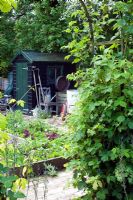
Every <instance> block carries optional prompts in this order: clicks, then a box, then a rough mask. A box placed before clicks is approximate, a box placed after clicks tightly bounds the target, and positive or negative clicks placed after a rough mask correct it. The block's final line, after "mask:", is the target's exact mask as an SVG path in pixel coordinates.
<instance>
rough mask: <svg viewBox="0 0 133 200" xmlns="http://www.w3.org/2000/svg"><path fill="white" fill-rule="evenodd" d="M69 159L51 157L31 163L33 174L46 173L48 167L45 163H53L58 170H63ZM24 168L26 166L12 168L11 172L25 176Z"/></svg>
mask: <svg viewBox="0 0 133 200" xmlns="http://www.w3.org/2000/svg"><path fill="white" fill-rule="evenodd" d="M68 162H69V160H67V159H64V158H62V157H56V158H51V159H48V160H43V161H39V162H35V163H33V164H32V165H31V167H32V170H33V175H34V176H40V175H43V174H45V171H46V168H45V165H52V166H54V167H55V169H56V170H57V171H60V170H63V169H64V168H65V167H64V164H66V163H68ZM23 168H24V166H21V167H15V168H14V169H11V170H10V173H11V174H12V173H13V174H16V175H18V176H19V177H23Z"/></svg>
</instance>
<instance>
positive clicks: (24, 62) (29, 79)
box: [12, 50, 76, 110]
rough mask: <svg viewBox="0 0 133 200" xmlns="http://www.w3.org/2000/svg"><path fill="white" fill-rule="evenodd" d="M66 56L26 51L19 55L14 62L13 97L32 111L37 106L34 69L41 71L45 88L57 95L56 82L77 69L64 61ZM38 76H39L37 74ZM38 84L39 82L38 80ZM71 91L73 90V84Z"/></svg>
mask: <svg viewBox="0 0 133 200" xmlns="http://www.w3.org/2000/svg"><path fill="white" fill-rule="evenodd" d="M64 57H65V54H60V53H41V52H37V51H31V50H30V51H29V50H24V51H20V52H19V53H17V55H16V56H15V57H14V58H13V60H12V65H13V96H14V98H15V99H16V100H19V99H22V100H24V101H25V108H27V109H29V110H31V109H33V108H34V107H35V106H36V104H37V101H36V95H35V91H34V90H33V89H31V88H32V87H33V88H34V79H33V69H34V68H37V69H38V70H39V74H40V79H41V82H42V86H43V87H50V88H51V92H52V95H54V94H55V92H56V91H57V90H56V87H55V81H56V79H57V78H58V77H59V76H67V75H68V74H70V73H72V72H75V70H76V67H75V65H73V64H72V63H71V62H70V61H66V60H65V59H64ZM36 75H37V74H36ZM36 81H37V82H38V80H36ZM69 87H70V88H69V89H72V88H73V83H71V84H70V86H69Z"/></svg>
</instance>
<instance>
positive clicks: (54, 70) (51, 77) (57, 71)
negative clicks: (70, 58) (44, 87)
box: [47, 65, 63, 84]
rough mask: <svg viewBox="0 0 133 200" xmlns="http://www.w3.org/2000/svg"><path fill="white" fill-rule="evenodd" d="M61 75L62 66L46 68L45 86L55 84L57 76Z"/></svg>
mask: <svg viewBox="0 0 133 200" xmlns="http://www.w3.org/2000/svg"><path fill="white" fill-rule="evenodd" d="M62 75H63V65H59V66H48V69H47V84H55V81H56V79H57V77H58V76H62Z"/></svg>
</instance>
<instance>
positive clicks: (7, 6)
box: [0, 0, 17, 12]
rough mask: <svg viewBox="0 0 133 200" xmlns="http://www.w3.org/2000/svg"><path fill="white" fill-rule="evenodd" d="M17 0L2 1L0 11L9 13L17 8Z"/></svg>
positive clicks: (0, 1) (0, 0)
mask: <svg viewBox="0 0 133 200" xmlns="http://www.w3.org/2000/svg"><path fill="white" fill-rule="evenodd" d="M16 6H17V4H16V1H15V0H0V10H1V11H2V12H9V11H10V10H11V9H12V8H13V7H14V8H16Z"/></svg>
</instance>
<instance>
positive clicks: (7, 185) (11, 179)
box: [0, 164, 26, 200]
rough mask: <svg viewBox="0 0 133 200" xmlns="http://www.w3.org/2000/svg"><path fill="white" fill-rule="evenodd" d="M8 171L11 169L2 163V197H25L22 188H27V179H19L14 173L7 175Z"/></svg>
mask: <svg viewBox="0 0 133 200" xmlns="http://www.w3.org/2000/svg"><path fill="white" fill-rule="evenodd" d="M8 172H9V169H8V168H7V167H4V166H3V165H2V164H0V199H2V200H6V199H7V198H8V199H9V200H17V199H18V198H24V197H25V195H24V194H23V193H22V192H20V188H21V189H24V188H25V186H26V181H25V179H22V178H21V179H19V178H18V177H17V176H14V175H12V176H9V175H7V174H8ZM18 189H19V190H18Z"/></svg>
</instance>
